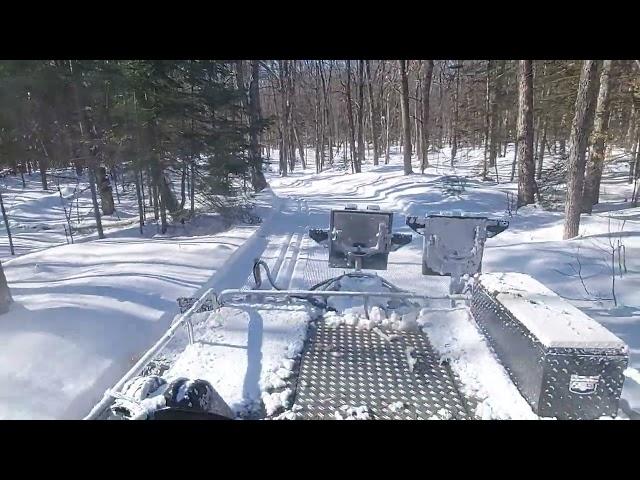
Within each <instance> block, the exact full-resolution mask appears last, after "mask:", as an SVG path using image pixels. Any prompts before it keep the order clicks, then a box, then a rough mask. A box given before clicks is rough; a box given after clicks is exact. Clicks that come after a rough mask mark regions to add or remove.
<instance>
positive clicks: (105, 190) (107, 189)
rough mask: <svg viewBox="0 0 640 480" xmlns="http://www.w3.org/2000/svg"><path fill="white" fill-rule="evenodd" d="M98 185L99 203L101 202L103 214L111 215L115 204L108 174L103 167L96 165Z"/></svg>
mask: <svg viewBox="0 0 640 480" xmlns="http://www.w3.org/2000/svg"><path fill="white" fill-rule="evenodd" d="M98 187H99V189H100V203H101V204H102V214H103V215H113V212H114V211H115V205H114V203H113V192H112V190H111V185H110V183H109V176H108V175H107V169H106V168H105V167H98Z"/></svg>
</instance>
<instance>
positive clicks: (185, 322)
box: [84, 288, 217, 420]
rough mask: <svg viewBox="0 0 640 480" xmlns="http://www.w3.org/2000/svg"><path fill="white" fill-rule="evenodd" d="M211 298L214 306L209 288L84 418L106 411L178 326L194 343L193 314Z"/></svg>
mask: <svg viewBox="0 0 640 480" xmlns="http://www.w3.org/2000/svg"><path fill="white" fill-rule="evenodd" d="M209 298H212V299H213V304H214V306H215V305H216V304H217V299H216V294H215V292H214V291H213V289H211V288H210V289H209V290H207V291H206V292H205V293H204V294H203V295H202V296H201V297H200V298H199V299H198V300H197V301H196V302H195V303H194V304H193V306H192V307H191V308H190V309H189V310H187V311H186V312H184V313H183V314H182V315H180V317H179V318H178V319H177V320H176V321H175V322H174V323H173V325H171V327H169V330H167V331H166V332H165V334H164V335H163V336H162V337H160V339H159V340H158V341H157V342H156V343H155V344H154V345H153V346H152V347H151V348H150V349H149V350H148V351H147V353H145V354H144V355H143V356H142V357H141V358H140V360H138V361H137V362H136V364H135V365H134V366H133V367H131V369H130V370H129V371H128V372H127V373H125V374H124V376H123V377H122V378H121V379H120V380H119V381H118V383H116V384H115V385H114V386H113V387H112V388H110V389H109V390H107V391H106V392H105V393H104V395H103V397H102V400H100V402H98V403H97V404H96V405H95V406H94V407H93V408H92V409H91V411H90V412H89V414H88V415H87V416H86V417H84V420H95V419H97V418H98V417H99V416H100V415H101V414H102V413H103V412H104V411H105V409H107V408H108V407H109V406H110V405H111V403H112V402H113V400H114V394H113V392H116V393H117V392H119V391H120V390H121V389H122V387H123V386H124V384H125V383H127V382H128V381H129V380H131V379H132V378H133V377H135V376H136V375H138V374H139V373H140V372H141V371H142V369H143V368H144V367H145V366H146V365H147V363H148V362H149V361H150V360H151V359H152V358H153V357H154V356H155V355H157V354H158V353H159V352H160V351H161V350H162V349H163V348H164V347H165V346H166V345H167V343H169V341H170V340H171V339H172V338H173V336H174V335H175V333H176V331H177V330H178V328H180V327H182V326H185V327H186V329H187V334H188V336H189V343H190V344H192V343H193V324H192V323H191V316H192V315H193V314H194V313H195V312H196V311H197V310H198V309H199V308H200V307H202V305H204V304H205V303H206V302H207V300H209Z"/></svg>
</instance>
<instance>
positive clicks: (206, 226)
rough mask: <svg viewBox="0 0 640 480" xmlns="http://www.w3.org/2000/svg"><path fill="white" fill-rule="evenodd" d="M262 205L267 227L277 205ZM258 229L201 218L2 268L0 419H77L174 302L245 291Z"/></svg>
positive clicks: (151, 336) (266, 200)
mask: <svg viewBox="0 0 640 480" xmlns="http://www.w3.org/2000/svg"><path fill="white" fill-rule="evenodd" d="M259 201H260V203H261V207H260V214H261V216H262V217H263V218H265V219H267V220H268V217H269V215H270V211H271V210H272V209H271V207H270V205H271V204H272V203H276V204H277V203H278V202H274V198H273V196H272V195H271V192H270V191H269V190H267V191H266V192H265V193H264V194H262V196H261V198H259ZM261 228H262V227H258V226H236V227H233V228H231V229H229V230H227V231H221V229H222V227H221V222H220V221H219V220H218V219H217V217H216V216H212V217H206V216H205V217H203V218H200V219H199V220H197V221H196V222H195V223H194V224H193V225H187V226H185V227H184V228H183V227H182V226H180V227H177V229H176V230H178V231H175V230H174V231H173V232H172V233H171V234H169V235H154V236H152V237H140V236H139V234H138V232H137V228H131V229H129V230H125V231H121V232H118V234H117V235H111V236H110V237H109V238H106V239H104V240H96V241H91V242H87V243H77V244H75V245H63V246H60V247H55V248H49V249H46V250H41V251H38V252H35V253H31V254H26V255H23V256H21V257H18V258H15V259H13V260H11V261H8V262H6V263H4V268H5V273H6V276H7V280H8V282H9V285H10V286H11V290H12V293H13V297H14V300H15V303H14V305H13V306H12V308H11V311H10V312H9V313H8V314H6V315H3V316H2V320H1V321H0V418H81V417H82V416H83V415H84V414H86V413H87V412H88V411H89V410H90V408H91V407H92V406H93V405H94V404H95V403H96V402H97V400H98V399H99V398H100V397H101V396H102V394H103V392H104V390H105V389H107V388H108V387H110V386H111V385H113V384H114V383H115V381H117V380H118V379H119V378H120V377H121V376H122V374H124V372H126V371H127V370H128V369H129V368H130V367H131V366H132V365H133V363H135V361H136V360H137V358H139V356H140V355H141V354H142V353H144V351H145V350H146V349H147V348H149V347H150V346H151V345H152V344H153V342H154V341H155V340H157V338H158V337H159V336H160V335H161V334H162V333H163V332H164V331H165V330H166V329H167V328H168V326H169V324H170V322H171V321H172V319H173V318H174V316H175V314H176V313H177V312H178V306H177V303H176V299H177V298H178V297H184V296H197V295H198V294H199V293H201V292H202V291H204V289H206V288H208V287H210V286H215V287H216V288H229V287H235V286H241V285H242V283H243V282H244V279H245V278H246V275H244V272H243V274H240V275H239V274H238V272H242V271H243V270H245V269H247V268H250V263H251V258H252V257H251V253H250V252H247V250H246V248H248V247H247V246H246V245H249V246H250V241H251V240H252V241H253V242H254V243H255V242H256V241H257V240H258V239H257V238H256V233H257V232H258V231H260V230H261ZM243 246H245V247H244V248H242V247H243ZM257 248H258V249H260V248H261V245H257ZM247 254H248V255H247ZM245 263H246V265H245Z"/></svg>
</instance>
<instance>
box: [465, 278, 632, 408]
mask: <svg viewBox="0 0 640 480" xmlns="http://www.w3.org/2000/svg"><path fill="white" fill-rule="evenodd" d="M471 313H472V314H473V316H474V318H475V320H476V322H477V324H478V326H479V327H480V329H481V330H482V331H483V333H484V334H485V336H486V338H487V339H488V341H489V343H490V345H491V347H492V348H493V350H494V351H495V353H496V355H497V356H498V358H499V359H500V361H501V362H502V364H503V365H504V367H505V368H506V370H507V372H508V373H509V375H510V376H511V379H512V380H513V382H514V383H515V385H516V386H517V387H518V389H519V391H520V393H521V394H522V396H523V397H524V398H525V399H526V400H527V401H528V402H529V404H530V405H531V408H532V409H533V411H534V412H535V413H536V414H537V415H539V416H541V417H555V418H558V419H595V418H598V417H601V416H604V415H606V416H615V415H616V414H617V412H618V403H619V400H620V394H621V393H622V386H623V383H624V375H623V371H624V370H625V369H626V368H627V364H628V361H629V354H628V347H627V345H626V344H625V343H624V342H623V341H622V340H620V339H619V338H618V337H616V336H615V335H614V334H613V333H611V332H610V331H609V330H607V329H606V328H604V327H603V326H602V325H600V324H599V323H598V322H596V321H595V320H593V319H592V318H590V317H588V316H587V315H585V314H584V313H582V312H581V311H580V310H578V309H577V308H576V307H574V306H573V305H571V304H569V303H568V302H567V301H565V300H564V299H562V298H561V297H559V296H558V295H556V294H555V293H554V292H552V291H551V290H549V289H548V288H546V287H545V286H544V285H542V284H540V283H539V282H537V281H536V280H534V279H533V278H531V277H529V276H528V275H524V274H521V273H485V274H482V275H481V276H480V278H479V280H478V281H477V282H475V284H474V286H473V298H472V301H471Z"/></svg>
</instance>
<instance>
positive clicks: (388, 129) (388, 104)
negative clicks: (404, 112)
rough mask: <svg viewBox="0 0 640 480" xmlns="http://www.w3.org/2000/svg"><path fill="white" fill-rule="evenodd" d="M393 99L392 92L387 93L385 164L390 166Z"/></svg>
mask: <svg viewBox="0 0 640 480" xmlns="http://www.w3.org/2000/svg"><path fill="white" fill-rule="evenodd" d="M390 97H391V90H389V92H387V115H386V117H385V120H384V127H385V134H384V135H385V142H384V164H385V165H388V164H389V155H390V150H389V148H390V145H389V140H390V135H391V126H390V123H391V118H390V116H391V105H390V99H391V98H390Z"/></svg>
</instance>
